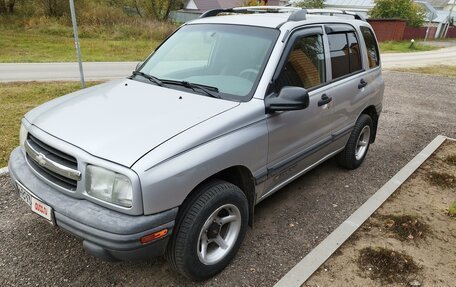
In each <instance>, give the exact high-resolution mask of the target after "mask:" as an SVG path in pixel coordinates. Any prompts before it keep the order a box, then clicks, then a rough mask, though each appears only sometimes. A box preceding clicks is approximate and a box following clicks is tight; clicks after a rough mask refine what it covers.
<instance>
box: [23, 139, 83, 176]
mask: <svg viewBox="0 0 456 287" xmlns="http://www.w3.org/2000/svg"><path fill="white" fill-rule="evenodd" d="M29 139H30V143H31V144H32V145H33V147H34V148H38V149H41V152H47V153H49V154H50V155H53V156H54V157H55V160H57V161H58V160H62V159H63V160H65V161H66V163H67V164H72V165H74V168H75V169H76V168H77V165H78V162H77V160H76V158H74V157H72V156H70V155H67V154H66V153H63V152H61V151H59V150H57V149H55V148H53V147H51V146H49V145H47V144H45V143H43V142H42V141H40V140H38V139H37V138H35V137H34V136H32V135H29Z"/></svg>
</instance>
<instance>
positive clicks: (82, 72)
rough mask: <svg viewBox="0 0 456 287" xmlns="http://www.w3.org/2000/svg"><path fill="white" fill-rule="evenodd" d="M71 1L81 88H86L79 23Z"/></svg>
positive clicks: (71, 0)
mask: <svg viewBox="0 0 456 287" xmlns="http://www.w3.org/2000/svg"><path fill="white" fill-rule="evenodd" d="M69 1H70V11H71V22H73V34H74V45H75V46H76V52H77V54H78V62H79V74H80V75H81V86H82V87H83V88H85V82H84V71H83V69H82V59H81V47H80V46H79V37H78V23H77V22H76V12H75V10H74V1H73V0H69Z"/></svg>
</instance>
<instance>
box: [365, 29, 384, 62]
mask: <svg viewBox="0 0 456 287" xmlns="http://www.w3.org/2000/svg"><path fill="white" fill-rule="evenodd" d="M361 33H362V34H363V38H364V43H366V51H367V59H368V62H369V68H375V67H378V66H379V65H380V55H379V53H378V46H377V41H376V40H375V37H374V33H373V32H372V30H371V29H369V28H368V27H363V26H361Z"/></svg>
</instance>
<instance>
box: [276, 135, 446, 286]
mask: <svg viewBox="0 0 456 287" xmlns="http://www.w3.org/2000/svg"><path fill="white" fill-rule="evenodd" d="M446 139H449V140H454V139H451V138H448V137H445V136H441V135H439V136H437V137H436V138H435V139H434V140H433V141H432V142H431V143H430V144H429V145H427V146H426V147H425V148H424V149H423V150H422V151H421V152H420V153H419V154H418V155H417V156H415V157H414V158H413V159H412V160H411V161H410V162H409V163H408V164H406V165H405V166H404V167H403V168H402V169H401V170H400V171H399V172H398V173H397V174H396V175H394V176H393V177H392V178H391V179H390V180H389V181H388V182H387V183H386V184H385V185H383V186H382V187H381V188H380V189H379V190H378V191H377V192H376V193H375V194H374V195H372V196H371V197H370V198H369V199H368V200H367V201H366V202H365V203H364V204H363V205H362V206H361V207H360V208H358V210H356V211H355V212H354V213H353V214H352V215H351V216H350V217H349V218H348V219H347V220H345V221H344V222H343V223H342V224H341V225H339V227H337V228H336V229H335V230H334V231H333V232H332V233H331V234H330V235H329V236H328V237H326V238H325V239H324V240H323V241H322V242H321V243H320V244H319V245H318V246H317V247H315V248H314V249H313V250H312V251H310V252H309V254H307V255H306V256H305V257H304V258H303V259H302V260H301V261H300V262H298V263H297V264H296V265H295V266H294V267H293V268H292V269H291V270H290V271H289V272H288V273H287V274H285V276H283V277H282V278H281V279H280V280H279V282H277V283H276V284H275V285H274V287H294V286H296V287H299V286H301V285H302V284H303V283H304V282H306V280H307V279H309V277H310V276H311V275H312V274H313V273H314V272H315V271H317V269H318V268H319V267H320V266H321V265H322V264H323V263H324V262H325V261H326V260H327V259H328V258H329V257H330V256H331V255H332V254H333V253H334V252H335V251H336V250H337V249H338V248H339V247H340V246H341V245H342V244H343V243H344V242H345V241H346V240H347V239H348V238H349V237H350V236H351V235H352V234H353V233H354V232H355V231H356V230H357V229H358V228H359V227H360V226H361V225H362V224H363V222H364V221H366V220H367V219H368V218H369V217H370V216H371V215H372V214H373V213H374V212H375V211H376V210H377V209H378V208H379V207H380V206H381V205H382V204H383V203H384V202H385V201H386V200H387V199H388V198H389V197H390V196H391V194H393V192H394V191H396V189H397V188H398V187H399V186H400V185H401V184H402V183H403V182H404V181H406V180H407V178H408V177H409V176H410V175H411V174H412V173H413V172H414V171H415V170H416V169H418V167H419V166H420V165H421V164H422V163H423V162H425V161H426V159H427V158H428V157H429V156H430V155H431V154H432V153H433V152H434V151H435V150H436V149H437V148H438V147H439V146H440V145H441V144H442V143H443V142H444V141H445V140H446Z"/></svg>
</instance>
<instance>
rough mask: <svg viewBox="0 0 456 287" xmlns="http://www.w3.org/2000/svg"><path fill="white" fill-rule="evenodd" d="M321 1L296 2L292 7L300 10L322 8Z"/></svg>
mask: <svg viewBox="0 0 456 287" xmlns="http://www.w3.org/2000/svg"><path fill="white" fill-rule="evenodd" d="M323 2H324V1H323V0H301V1H299V2H296V3H295V4H294V6H296V7H301V8H324V3H323Z"/></svg>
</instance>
